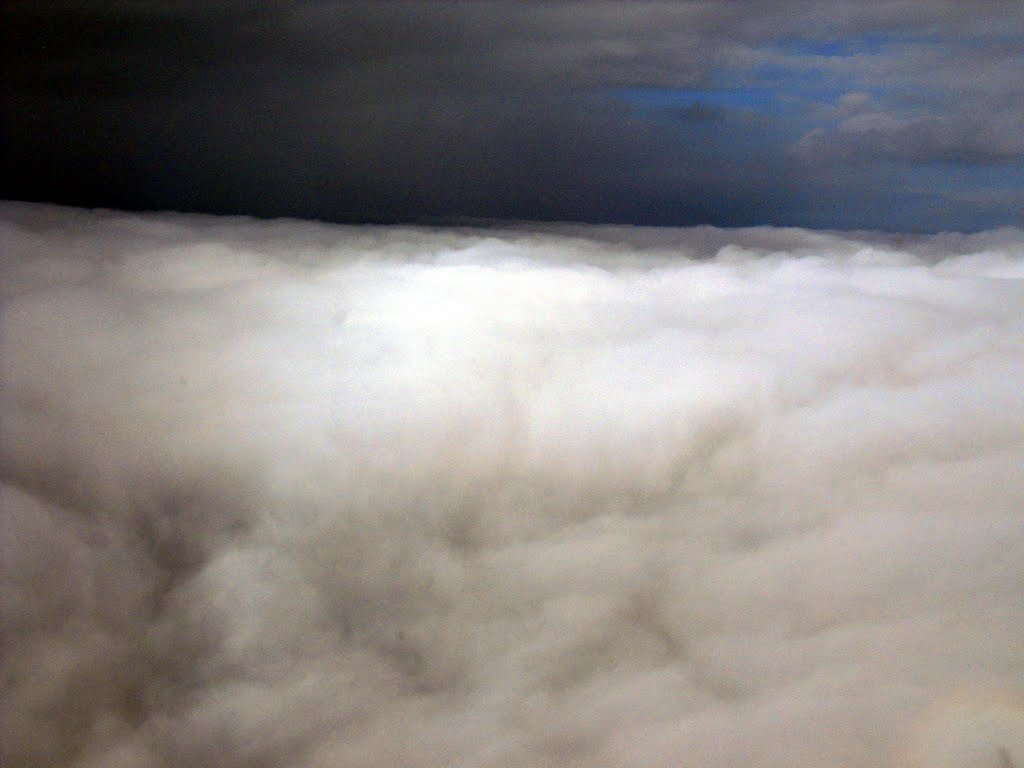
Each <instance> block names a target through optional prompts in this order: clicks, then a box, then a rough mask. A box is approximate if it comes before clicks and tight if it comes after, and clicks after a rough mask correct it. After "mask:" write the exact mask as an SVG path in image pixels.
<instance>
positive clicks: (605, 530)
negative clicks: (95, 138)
mask: <svg viewBox="0 0 1024 768" xmlns="http://www.w3.org/2000/svg"><path fill="white" fill-rule="evenodd" d="M2 213H3V215H2V220H3V225H2V231H0V232H2V234H0V237H2V244H3V248H2V252H3V270H4V279H3V281H2V283H0V285H2V289H0V290H2V292H3V293H2V299H3V303H2V312H3V314H2V316H0V333H2V346H0V350H2V355H3V360H2V363H3V364H2V366H0V375H2V377H3V386H2V387H0V419H2V423H3V429H2V430H0V472H2V490H0V494H2V498H0V522H2V526H3V536H2V537H0V546H2V547H3V551H2V552H0V557H2V559H3V563H4V568H3V571H2V573H0V630H2V633H3V637H2V641H3V646H4V649H5V653H4V656H3V659H2V661H0V664H2V667H3V668H2V673H3V679H4V680H5V716H4V718H3V720H2V728H3V738H0V750H2V752H0V757H2V759H3V762H4V763H5V764H7V763H8V762H10V763H11V764H16V765H26V766H44V765H55V764H61V765H71V766H110V765H125V766H128V765H132V766H193V765H198V764H213V763H216V764H218V765H225V766H249V765H264V766H277V765H282V766H283V765H294V766H310V767H313V766H327V765H337V764H339V763H343V764H345V765H353V766H359V765H365V766H375V765H381V764H383V763H388V764H390V763H398V764H403V765H410V766H417V765H424V766H426V765H438V764H446V765H459V766H497V765H509V764H529V765H550V766H556V765H567V764H570V765H593V766H602V765H607V766H611V765H636V766H651V765H664V766H669V765H679V764H682V763H686V764H692V765H699V766H734V765H758V766H778V768H782V766H787V767H792V766H802V765H807V766H811V765H820V764H823V763H826V764H834V765H839V764H843V765H849V766H856V767H857V768H869V767H870V768H874V767H875V766H880V765H892V766H899V767H900V768H924V766H934V765H946V766H967V765H977V764H991V765H998V764H999V763H998V760H999V759H1001V758H1000V755H1001V754H1003V753H1005V754H1006V755H1008V756H1009V757H1010V758H1011V759H1012V760H1014V761H1016V762H1018V763H1019V762H1020V761H1021V760H1022V759H1024V742H1022V741H1021V734H1024V727H1021V726H1022V722H1024V702H1022V698H1021V696H1022V694H1021V690H1022V688H1024V678H1022V677H1021V670H1022V669H1024V657H1022V649H1021V644H1020V641H1019V638H1020V636H1021V633H1022V632H1024V612H1022V607H1021V602H1020V599H1019V582H1020V573H1021V570H1022V568H1024V526H1022V520H1021V516H1020V507H1021V500H1022V499H1024V485H1022V476H1021V472H1020V467H1021V465H1022V462H1024V443H1022V438H1021V436H1022V435H1024V409H1022V407H1021V401H1020V393H1019V386H1018V383H1019V381H1020V380H1021V377H1022V375H1024V357H1022V355H1021V350H1022V343H1021V342H1022V331H1024V329H1022V327H1021V324H1020V306H1021V303H1022V301H1024V293H1022V281H1024V262H1022V258H1024V233H1022V232H1021V231H1020V230H1013V229H1003V230H995V231H991V232H983V233H977V234H974V235H957V234H946V235H940V236H934V237H921V236H909V235H885V234H879V233H861V234H845V235H838V234H830V233H827V232H811V231H807V230H797V229H771V228H755V229H741V230H720V229H713V228H708V227H702V228H696V229H644V228H631V227H586V226H580V225H575V226H573V225H555V224H552V225H547V226H537V227H530V226H526V225H521V226H519V227H515V228H504V229H502V228H491V229H473V228H464V229H446V230H432V229H425V228H412V227H339V226H329V225H316V224H305V223H298V222H288V221H271V222H255V221H252V220H246V219H233V218H213V217H195V216H183V215H160V216H156V215H147V216H138V215H127V214H121V213H113V212H91V211H84V210H74V209H63V208H54V207H46V206H28V205H13V204H5V205H4V206H3V210H2ZM782 736H784V738H783V737H782ZM1000 750H1002V752H1000ZM985 761H988V762H987V763H986V762H985Z"/></svg>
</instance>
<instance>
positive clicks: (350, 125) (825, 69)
mask: <svg viewBox="0 0 1024 768" xmlns="http://www.w3.org/2000/svg"><path fill="white" fill-rule="evenodd" d="M2 13H3V27H4V36H5V39H4V43H5V44H4V46H3V48H4V52H3V54H2V56H3V72H4V77H3V89H4V102H5V114H4V120H3V136H2V139H3V149H2V152H3V166H4V167H3V174H2V176H3V178H2V181H0V184H2V186H0V196H2V197H4V198H7V199H14V200H31V201H41V202H52V203H61V204H68V205H77V206H84V207H108V208H118V209H131V210H174V211H193V212H206V213H219V214H248V215H254V216H260V217H277V216H287V217H295V218H303V219H311V218H312V219H321V220H326V221H335V222H380V223H402V222H405V223H424V222H440V223H452V222H459V221H466V220H478V221H480V220H494V219H497V220H504V221H509V220H542V221H575V222H597V223H623V224H653V225H674V226H688V225H696V224H712V225H717V226H750V225H759V224H772V225H777V226H802V227H812V228H834V229H883V230H890V231H924V232H935V231H940V230H959V231H977V230H981V229H986V228H992V227H997V226H1003V225H1019V224H1020V223H1021V221H1022V218H1024V191H1022V190H1024V78H1021V76H1020V72H1021V71H1024V11H1022V9H1021V5H1020V3H1019V2H1015V1H1014V0H1007V1H1005V2H1004V1H1002V0H991V1H981V2H973V3H969V4H966V3H963V2H956V1H954V0H935V1H933V2H902V1H889V2H850V1H843V0H841V1H839V2H833V3H810V2H797V1H795V0H793V1H786V0H777V1H776V0H772V1H771V2H769V1H768V0H753V1H752V2H742V3H740V2H732V1H731V0H717V1H716V0H694V1H693V2H665V3H659V2H635V3H602V2H579V3H577V2H547V3H535V2H521V3H520V2H517V3H505V2H501V3H492V2H457V3H453V2H432V3H399V2H394V3H392V2H372V3H371V2H364V3H343V2H340V3H331V2H323V3H302V2H296V3H258V4H254V3H251V2H244V3H243V2H230V1H229V2H203V3H193V2H160V1H159V0H156V1H144V2H131V3H128V2H95V1H87V2H69V1H67V0H55V2H48V3H37V2H19V1H18V0H15V1H14V2H9V3H5V4H4V8H3V11H2Z"/></svg>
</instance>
